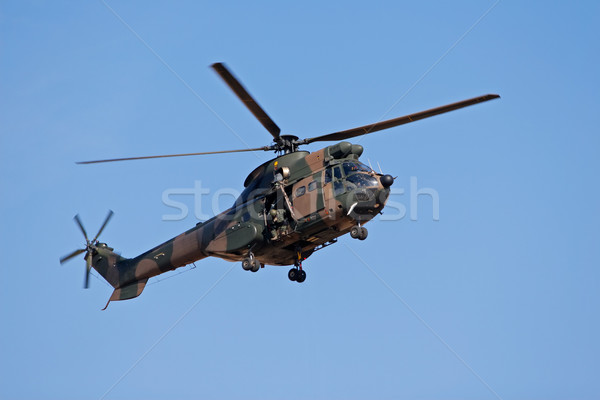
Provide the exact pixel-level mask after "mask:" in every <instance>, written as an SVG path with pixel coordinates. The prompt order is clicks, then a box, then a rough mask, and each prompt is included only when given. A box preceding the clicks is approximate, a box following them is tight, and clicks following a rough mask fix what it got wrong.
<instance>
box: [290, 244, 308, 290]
mask: <svg viewBox="0 0 600 400" xmlns="http://www.w3.org/2000/svg"><path fill="white" fill-rule="evenodd" d="M296 254H297V255H298V256H297V258H296V261H295V262H294V268H292V269H290V271H289V272H288V278H289V279H290V281H292V282H294V281H295V282H298V283H302V282H304V281H305V280H306V271H304V270H303V269H302V252H301V250H300V249H297V250H296Z"/></svg>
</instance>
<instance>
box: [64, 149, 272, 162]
mask: <svg viewBox="0 0 600 400" xmlns="http://www.w3.org/2000/svg"><path fill="white" fill-rule="evenodd" d="M269 150H271V148H270V147H269V146H264V147H257V148H254V149H240V150H221V151H205V152H203V153H182V154H166V155H160V156H145V157H126V158H111V159H107V160H94V161H78V162H76V163H75V164H96V163H104V162H113V161H129V160H147V159H150V158H167V157H187V156H203V155H207V154H223V153H241V152H244V151H269Z"/></svg>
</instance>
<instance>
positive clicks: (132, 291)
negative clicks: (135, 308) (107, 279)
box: [102, 278, 148, 310]
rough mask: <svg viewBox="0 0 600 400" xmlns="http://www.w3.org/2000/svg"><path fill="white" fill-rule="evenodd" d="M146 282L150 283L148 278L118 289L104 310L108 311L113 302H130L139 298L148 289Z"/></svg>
mask: <svg viewBox="0 0 600 400" xmlns="http://www.w3.org/2000/svg"><path fill="white" fill-rule="evenodd" d="M146 282H148V279H147V278H146V279H142V280H139V281H135V282H133V283H130V284H128V285H126V286H123V287H119V288H116V289H115V291H114V292H113V293H112V295H111V296H110V299H108V302H107V303H106V306H104V308H103V309H102V310H106V308H107V307H108V305H109V304H110V302H111V301H117V300H129V299H133V298H134V297H138V296H139V295H140V294H142V291H143V290H144V288H145V287H146Z"/></svg>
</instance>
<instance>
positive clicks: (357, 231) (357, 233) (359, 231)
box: [350, 225, 369, 240]
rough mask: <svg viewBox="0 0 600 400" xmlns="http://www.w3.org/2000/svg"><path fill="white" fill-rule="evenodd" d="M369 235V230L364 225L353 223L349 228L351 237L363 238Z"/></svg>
mask: <svg viewBox="0 0 600 400" xmlns="http://www.w3.org/2000/svg"><path fill="white" fill-rule="evenodd" d="M367 236H369V231H368V230H367V228H365V227H364V226H360V225H354V226H353V227H352V229H350V237H352V239H358V240H365V239H366V238H367Z"/></svg>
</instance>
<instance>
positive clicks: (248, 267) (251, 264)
mask: <svg viewBox="0 0 600 400" xmlns="http://www.w3.org/2000/svg"><path fill="white" fill-rule="evenodd" d="M260 267H261V264H260V261H258V259H257V258H256V257H254V254H252V253H250V254H249V255H248V257H246V258H244V259H243V260H242V268H243V269H244V271H252V272H258V270H259V269H260Z"/></svg>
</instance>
